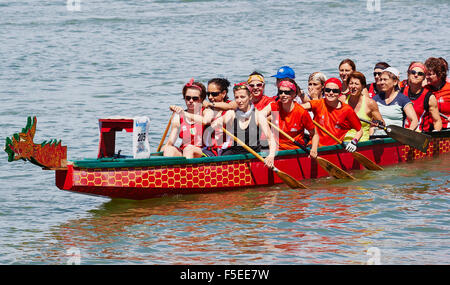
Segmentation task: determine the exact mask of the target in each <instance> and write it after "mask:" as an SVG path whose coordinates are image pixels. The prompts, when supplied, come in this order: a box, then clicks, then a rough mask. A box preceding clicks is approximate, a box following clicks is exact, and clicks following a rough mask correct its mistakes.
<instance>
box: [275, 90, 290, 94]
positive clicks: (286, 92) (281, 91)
mask: <svg viewBox="0 0 450 285" xmlns="http://www.w3.org/2000/svg"><path fill="white" fill-rule="evenodd" d="M282 94H286V95H291V94H292V90H278V95H282Z"/></svg>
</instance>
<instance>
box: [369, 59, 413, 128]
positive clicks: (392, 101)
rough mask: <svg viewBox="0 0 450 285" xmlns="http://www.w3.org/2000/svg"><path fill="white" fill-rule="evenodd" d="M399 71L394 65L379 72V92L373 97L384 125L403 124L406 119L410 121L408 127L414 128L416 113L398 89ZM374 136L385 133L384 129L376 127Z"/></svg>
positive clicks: (408, 100) (401, 125)
mask: <svg viewBox="0 0 450 285" xmlns="http://www.w3.org/2000/svg"><path fill="white" fill-rule="evenodd" d="M399 76H400V72H399V71H398V70H397V69H396V68H394V67H388V68H386V69H385V70H383V71H382V72H381V76H380V83H379V85H380V91H381V92H380V93H378V94H377V95H375V96H374V97H373V100H375V102H377V104H378V109H379V110H380V113H381V116H382V117H383V119H384V121H385V123H386V125H397V126H400V127H403V126H404V122H405V120H406V119H408V120H409V121H410V122H411V123H410V124H409V127H408V129H410V130H415V129H416V128H417V125H418V120H417V115H416V112H415V111H414V107H413V104H412V102H411V100H410V99H409V98H408V97H406V96H405V95H403V94H402V93H400V90H398V88H397V87H398V84H399ZM374 135H375V136H380V135H381V136H384V135H386V133H385V131H384V130H381V129H378V128H377V129H376V130H375V132H374Z"/></svg>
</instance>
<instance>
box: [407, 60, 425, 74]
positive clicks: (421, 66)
mask: <svg viewBox="0 0 450 285" xmlns="http://www.w3.org/2000/svg"><path fill="white" fill-rule="evenodd" d="M414 67H419V68H422V70H423V72H425V73H427V68H426V67H425V65H423V64H422V63H420V62H414V63H413V64H411V67H410V68H409V69H408V71H409V70H412V69H413V68H414Z"/></svg>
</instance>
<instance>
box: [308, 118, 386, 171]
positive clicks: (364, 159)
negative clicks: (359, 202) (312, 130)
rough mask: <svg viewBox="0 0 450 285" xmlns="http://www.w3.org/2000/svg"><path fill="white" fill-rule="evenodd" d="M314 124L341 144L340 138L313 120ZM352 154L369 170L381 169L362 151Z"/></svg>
mask: <svg viewBox="0 0 450 285" xmlns="http://www.w3.org/2000/svg"><path fill="white" fill-rule="evenodd" d="M313 123H314V125H316V126H317V127H318V128H319V129H321V130H322V131H323V132H325V133H326V134H327V135H329V136H330V137H331V138H332V139H333V140H335V141H336V142H337V143H338V144H342V142H341V140H339V139H338V138H337V137H335V136H334V135H333V134H332V133H330V132H329V131H328V130H327V129H325V128H324V127H322V126H321V125H319V123H317V122H316V121H314V120H313ZM352 156H353V158H354V159H356V160H357V161H358V162H359V163H361V164H362V165H363V166H364V167H365V168H367V169H369V170H383V168H382V167H381V166H379V165H378V164H376V163H375V162H373V161H372V160H370V159H368V158H367V157H366V156H365V155H363V154H362V153H359V152H357V151H355V152H352Z"/></svg>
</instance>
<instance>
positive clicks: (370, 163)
mask: <svg viewBox="0 0 450 285" xmlns="http://www.w3.org/2000/svg"><path fill="white" fill-rule="evenodd" d="M352 155H353V158H354V159H356V160H357V161H358V162H359V163H361V164H362V165H363V166H364V167H365V168H367V169H369V170H384V169H383V168H382V167H381V166H379V165H378V164H376V163H375V162H373V161H372V160H370V159H369V158H367V156H365V155H363V154H361V153H359V152H352Z"/></svg>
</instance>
